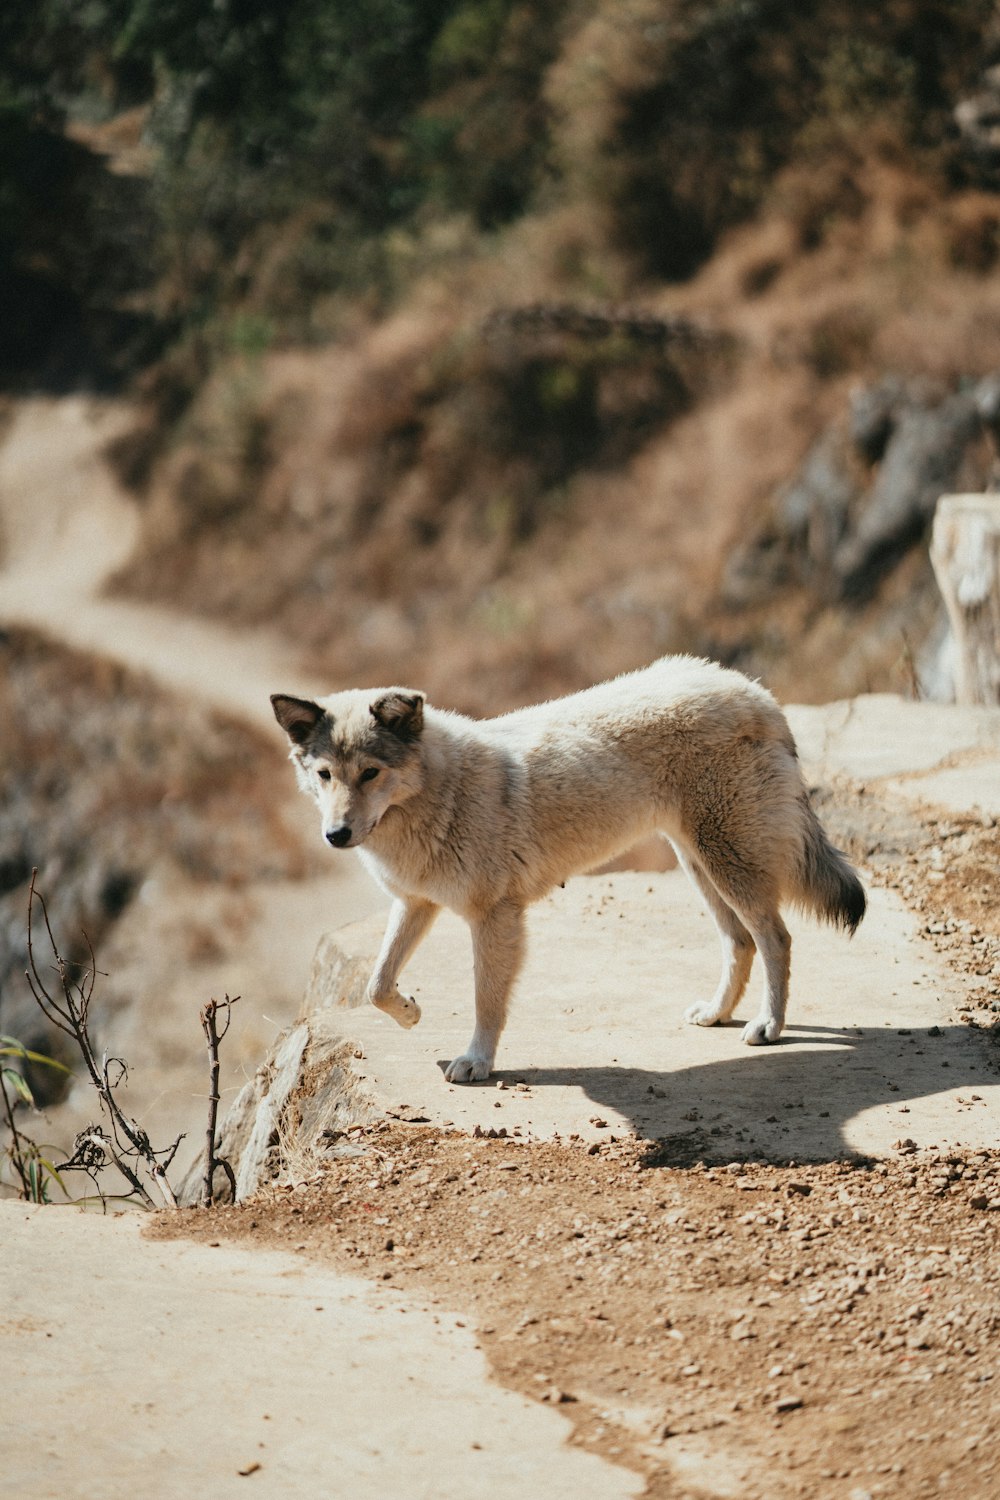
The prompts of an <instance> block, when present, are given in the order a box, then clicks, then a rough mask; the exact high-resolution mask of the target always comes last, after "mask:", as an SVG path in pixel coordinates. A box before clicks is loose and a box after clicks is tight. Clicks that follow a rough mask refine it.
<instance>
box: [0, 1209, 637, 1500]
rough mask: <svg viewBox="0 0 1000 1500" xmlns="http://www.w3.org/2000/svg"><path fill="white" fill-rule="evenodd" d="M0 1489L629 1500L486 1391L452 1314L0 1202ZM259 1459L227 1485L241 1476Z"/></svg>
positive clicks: (601, 1467) (64, 1498)
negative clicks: (1, 1391)
mask: <svg viewBox="0 0 1000 1500" xmlns="http://www.w3.org/2000/svg"><path fill="white" fill-rule="evenodd" d="M0 1242H2V1244H3V1270H2V1293H0V1298H2V1306H3V1318H2V1320H0V1362H2V1365H3V1370H4V1388H5V1396H4V1413H3V1422H2V1424H0V1475H2V1488H3V1492H4V1494H6V1495H10V1496H17V1497H18V1500H96V1497H100V1500H135V1497H136V1496H143V1497H155V1500H189V1497H190V1496H192V1495H206V1496H210V1497H211V1500H226V1497H228V1496H233V1497H236V1496H239V1497H241V1500H245V1497H246V1496H247V1495H248V1494H252V1495H254V1496H257V1497H261V1500H263V1497H275V1500H277V1497H281V1500H327V1497H329V1500H334V1497H341V1496H351V1497H356V1500H470V1497H471V1500H476V1497H478V1500H525V1497H526V1496H531V1495H539V1494H544V1495H546V1497H551V1500H585V1497H594V1500H619V1497H621V1500H625V1497H627V1496H635V1495H638V1494H640V1493H641V1491H642V1482H641V1481H640V1480H639V1478H638V1477H637V1476H636V1475H635V1474H633V1473H631V1472H629V1471H626V1470H624V1469H620V1468H615V1467H613V1466H612V1465H611V1464H609V1463H606V1462H605V1461H603V1460H602V1459H599V1458H597V1457H595V1456H594V1455H592V1454H588V1453H585V1452H583V1451H581V1450H579V1449H577V1448H574V1447H570V1446H568V1445H567V1442H566V1438H567V1435H568V1433H569V1424H568V1422H567V1421H566V1420H565V1418H563V1417H562V1416H560V1415H559V1414H558V1412H557V1411H556V1410H555V1409H553V1408H548V1407H544V1406H542V1405H541V1404H539V1403H537V1402H529V1401H528V1400H526V1399H525V1398H524V1397H522V1396H519V1395H516V1394H515V1393H513V1392H511V1391H505V1390H501V1389H500V1388H499V1387H497V1386H494V1385H491V1384H490V1383H489V1382H488V1380H487V1378H486V1362H485V1358H484V1356H483V1355H482V1354H481V1353H480V1352H479V1349H478V1347H477V1345H476V1341H475V1336H474V1334H473V1332H472V1331H471V1330H470V1329H467V1328H465V1327H463V1326H462V1324H461V1323H460V1321H459V1320H457V1319H456V1318H455V1316H454V1315H453V1314H451V1313H447V1312H443V1311H442V1312H436V1311H434V1310H433V1309H431V1308H430V1307H425V1306H419V1305H414V1303H413V1302H412V1301H405V1302H404V1301H403V1299H402V1298H400V1297H398V1296H397V1295H395V1294H392V1293H389V1292H385V1291H381V1290H379V1289H378V1288H377V1287H376V1286H373V1285H371V1284H369V1283H366V1282H362V1281H355V1280H353V1279H350V1278H348V1277H345V1276H340V1275H337V1274H335V1273H333V1272H331V1271H326V1270H322V1269H320V1268H317V1266H316V1265H315V1264H311V1263H308V1262H305V1261H300V1260H299V1259H298V1258H297V1257H296V1256H295V1255H289V1254H283V1253H276V1252H264V1251H256V1250H240V1249H236V1248H234V1247H232V1246H231V1245H225V1246H220V1247H219V1248H217V1249H212V1248H209V1247H207V1246H204V1245H193V1244H185V1243H184V1242H181V1241H159V1242H157V1241H152V1240H147V1239H144V1238H142V1235H141V1223H140V1220H139V1219H138V1217H135V1216H128V1217H109V1218H101V1217H100V1216H97V1215H91V1214H88V1215H84V1214H82V1213H80V1212H79V1211H78V1210H76V1209H58V1208H43V1209H36V1208H29V1207H27V1206H26V1205H24V1204H20V1203H14V1202H0ZM252 1464H258V1465H259V1466H260V1467H259V1468H257V1469H255V1470H254V1471H253V1472H252V1473H251V1474H249V1475H248V1474H243V1475H241V1473H240V1471H241V1470H247V1469H248V1468H249V1467H250V1465H252Z"/></svg>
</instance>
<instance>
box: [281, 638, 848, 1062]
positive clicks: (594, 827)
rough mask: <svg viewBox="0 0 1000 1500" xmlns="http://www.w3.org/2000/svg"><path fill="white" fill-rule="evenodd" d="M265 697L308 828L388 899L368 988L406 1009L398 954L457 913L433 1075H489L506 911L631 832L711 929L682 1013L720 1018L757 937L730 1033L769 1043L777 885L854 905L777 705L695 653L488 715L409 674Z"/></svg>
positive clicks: (829, 911)
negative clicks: (755, 994)
mask: <svg viewBox="0 0 1000 1500" xmlns="http://www.w3.org/2000/svg"><path fill="white" fill-rule="evenodd" d="M271 702H272V704H273V706H274V712H275V716H276V718H277V720H278V722H279V724H280V725H281V726H282V728H283V729H284V730H285V732H286V734H287V735H288V737H289V739H290V740H291V742H292V753H291V759H292V761H293V762H294V765H295V771H296V774H297V776H298V779H299V783H300V785H301V786H302V788H303V790H305V791H306V792H308V793H309V794H310V795H311V796H312V797H314V798H315V800H316V802H317V803H318V804H319V808H320V813H321V816H322V830H323V837H324V838H325V839H326V840H327V842H328V843H329V844H331V845H332V846H333V847H334V848H335V849H352V848H356V849H358V851H359V853H360V855H361V858H362V859H363V860H364V862H365V864H366V865H367V867H368V868H369V870H370V871H371V873H372V875H373V876H374V877H375V879H376V880H377V881H378V882H379V884H380V885H381V886H383V887H384V889H385V890H387V891H388V892H389V893H390V894H391V895H392V896H393V898H394V903H393V907H392V911H391V913H390V917H389V924H388V928H387V930H386V934H385V939H384V941H383V944H382V950H381V952H380V954H379V957H378V961H377V963H376V965H375V971H374V973H373V974H372V977H371V980H370V982H369V985H368V990H367V997H368V999H369V1000H370V1001H371V1003H372V1004H373V1005H376V1006H378V1008H379V1009H380V1010H384V1011H386V1012H388V1014H389V1015H391V1016H393V1017H394V1018H395V1020H397V1021H398V1022H399V1023H400V1025H401V1026H414V1025H416V1023H417V1021H418V1020H419V1019H420V1009H419V1007H418V1006H417V1004H416V1002H415V1001H414V1000H411V999H408V998H407V997H405V996H403V995H401V994H400V993H399V991H398V989H397V987H396V981H397V978H398V976H399V973H400V970H401V969H402V967H403V965H404V964H405V962H406V960H407V959H408V957H409V956H410V954H411V953H412V952H413V949H414V948H415V947H416V945H417V943H418V942H419V941H420V939H421V938H422V937H423V935H424V933H425V932H426V931H427V929H428V927H429V926H430V924H431V922H432V921H433V920H434V917H435V916H436V915H437V912H438V911H439V909H440V908H441V907H442V906H447V907H450V908H451V909H452V910H453V911H456V912H458V913H459V914H460V915H461V916H463V917H464V918H465V919H466V921H467V922H468V923H469V925H470V927H471V929H472V941H473V949H474V958H475V988H476V1026H475V1031H474V1032H473V1036H472V1040H471V1042H470V1043H469V1047H468V1049H467V1051H466V1052H464V1053H463V1054H462V1055H461V1057H456V1058H455V1060H454V1061H453V1062H452V1063H451V1065H450V1067H449V1068H448V1070H447V1073H446V1077H447V1078H448V1079H449V1080H451V1081H452V1082H458V1083H468V1082H471V1081H473V1080H478V1079H484V1078H488V1077H489V1075H490V1070H491V1069H492V1066H493V1060H494V1057H495V1056H496V1049H497V1043H498V1041H499V1039H500V1033H501V1032H502V1030H503V1027H504V1021H505V1019H506V1013H507V1003H508V999H509V997H510V992H511V988H512V986H513V983H514V980H515V979H516V977H517V973H518V970H519V968H520V965H521V961H522V958H523V954H524V926H525V923H524V911H525V908H526V907H527V906H529V905H530V904H531V902H533V901H537V900H538V899H539V898H540V897H542V896H544V895H545V894H546V892H547V891H549V890H551V889H552V887H553V886H555V885H559V884H561V883H562V882H563V881H565V880H566V878H567V876H569V875H573V874H575V873H578V872H579V871H583V870H588V869H593V868H594V867H595V866H596V865H598V864H601V863H603V862H604V861H605V860H607V859H609V858H611V857H612V856H614V855H615V854H618V853H620V852H621V851H622V850H623V849H626V848H627V847H628V846H629V845H631V844H633V843H635V842H636V841H637V840H638V839H640V838H642V837H643V836H644V835H648V834H649V833H650V832H653V831H656V832H659V833H661V834H663V835H665V837H667V838H668V839H669V840H670V842H671V843H672V844H673V846H674V848H675V849H676V851H677V856H678V859H679V860H680V862H681V864H682V865H683V866H684V868H685V869H686V870H687V872H688V874H689V875H690V877H691V879H692V880H693V881H694V883H695V885H696V886H697V887H698V889H699V890H700V891H701V894H702V896H703V897H704V899H705V901H706V903H707V905H708V907H709V910H710V911H711V913H712V916H713V917H714V919H715V922H716V925H717V927H718V930H719V935H720V938H721V940H722V948H723V955H724V962H723V970H722V979H721V981H720V984H719V988H718V990H717V992H716V994H715V996H714V998H713V999H712V1000H710V1001H707V1002H702V1003H700V1004H697V1005H693V1006H691V1007H690V1009H689V1010H688V1011H687V1013H686V1019H687V1020H689V1021H692V1022H694V1023H695V1024H697V1025H699V1026H712V1025H714V1024H715V1023H716V1022H717V1021H724V1020H726V1019H728V1017H729V1016H731V1015H732V1013H733V1011H734V1010H735V1008H736V1005H737V1004H738V1002H739V1000H740V998H741V996H742V994H743V991H744V989H745V988H746V984H747V979H748V977H749V974H750V966H751V963H752V962H753V955H754V950H755V949H758V950H759V951H760V955H761V958H762V960H763V964H764V980H765V983H764V998H763V1005H762V1007H761V1010H760V1013H759V1015H758V1016H757V1017H756V1019H754V1020H752V1021H750V1022H749V1024H748V1025H747V1026H746V1028H745V1030H744V1032H743V1039H744V1041H746V1042H749V1043H751V1044H756V1043H760V1042H773V1041H776V1040H777V1038H778V1036H779V1035H780V1032H781V1029H782V1026H783V1025H784V1020H785V1007H786V1002H787V996H788V972H789V958H790V949H791V939H790V938H789V935H788V929H787V928H786V927H785V924H784V922H783V921H782V920H781V915H780V906H781V903H782V902H783V901H786V902H791V903H793V904H795V905H798V906H800V907H804V908H806V909H808V910H810V911H812V912H813V913H814V914H815V915H816V916H818V917H820V918H822V919H825V920H827V921H829V922H833V923H836V924H839V925H840V926H842V927H845V928H847V929H848V930H849V931H850V932H853V931H854V929H855V928H856V927H857V925H858V923H859V922H860V921H861V918H862V917H863V916H864V912H865V893H864V889H863V887H862V885H861V882H860V881H859V879H858V877H857V875H856V873H855V871H854V870H853V869H852V868H851V866H850V865H849V864H848V862H847V860H846V859H845V858H844V856H843V855H842V854H841V853H840V852H839V851H838V850H836V849H834V848H833V846H832V845H831V844H830V842H829V840H828V839H827V836H826V834H825V833H824V831H823V829H822V827H821V826H820V824H819V822H818V820H817V818H816V815H815V814H814V812H813V811H812V808H811V807H810V805H809V797H808V793H807V791H806V788H805V785H804V783H803V780H802V775H801V772H800V770H799V765H798V760H797V756H796V751H795V743H794V741H793V739H792V735H791V731H790V730H789V728H788V724H787V723H786V721H785V718H784V715H783V714H782V712H781V710H780V709H779V708H778V706H777V704H776V703H775V701H774V699H773V698H772V697H771V695H770V694H769V693H768V692H767V691H766V690H765V689H764V688H762V687H760V686H759V685H758V684H757V683H754V682H751V681H749V679H748V678H746V677H743V676H742V675H741V674H740V673H738V672H731V671H727V670H725V669H724V668H722V667H719V666H716V665H714V664H713V663H711V662H708V661H699V660H696V659H694V658H692V657H684V656H680V657H664V658H663V659H662V660H660V661H658V662H654V663H653V665H652V666H650V667H647V668H646V669H645V670H644V671H640V672H633V673H630V674H629V675H627V676H624V677H618V678H616V679H615V680H614V681H613V682H607V683H602V684H601V685H600V686H599V687H594V688H589V689H587V690H586V691H585V692H581V693H575V694H573V695H572V696H571V697H568V698H560V699H556V700H554V701H553V702H550V703H542V704H539V705H538V706H537V707H533V708H526V709H521V710H519V711H517V712H516V713H510V714H504V715H503V716H502V717H501V718H498V719H485V720H473V719H468V718H465V717H462V716H461V715H459V714H453V713H445V712H442V711H440V710H438V709H434V708H431V707H429V706H428V705H426V704H425V701H424V695H423V694H422V693H418V692H414V691H412V690H411V689H409V688H379V689H374V690H371V691H354V692H345V693H337V694H334V695H333V696H331V697H329V698H323V699H321V700H320V701H319V702H312V701H310V700H307V699H302V698H293V697H288V696H287V695H284V694H275V695H274V696H273V697H272V699H271Z"/></svg>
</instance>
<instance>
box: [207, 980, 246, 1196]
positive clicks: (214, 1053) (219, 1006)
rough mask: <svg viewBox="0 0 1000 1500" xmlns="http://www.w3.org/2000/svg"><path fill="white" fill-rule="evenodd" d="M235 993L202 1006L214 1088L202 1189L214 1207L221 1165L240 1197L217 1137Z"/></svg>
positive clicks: (237, 996)
mask: <svg viewBox="0 0 1000 1500" xmlns="http://www.w3.org/2000/svg"><path fill="white" fill-rule="evenodd" d="M239 998H240V997H239V995H234V996H233V998H232V999H230V998H229V996H228V995H227V996H226V998H225V999H224V1000H209V1002H208V1004H207V1005H205V1006H203V1007H202V1011H201V1024H202V1029H203V1030H204V1032H205V1040H206V1042H207V1043H208V1060H209V1069H210V1074H209V1076H210V1088H209V1094H208V1127H207V1130H206V1143H205V1185H204V1188H203V1189H202V1196H201V1201H202V1205H203V1207H205V1208H211V1206H212V1204H213V1203H214V1201H215V1189H214V1186H213V1184H214V1182H215V1173H216V1169H217V1168H219V1167H221V1168H222V1170H223V1171H224V1172H225V1174H226V1176H227V1177H228V1179H229V1186H230V1187H231V1189H232V1193H233V1199H234V1201H235V1198H236V1178H235V1176H234V1175H233V1169H232V1167H231V1166H230V1165H229V1163H228V1161H226V1160H225V1159H224V1158H223V1157H218V1156H216V1154H215V1152H216V1147H217V1146H218V1140H217V1137H216V1122H217V1120H218V1116H219V1043H220V1042H221V1041H222V1038H223V1037H224V1036H225V1034H226V1032H227V1031H228V1030H229V1023H230V1021H231V1020H232V1008H233V1006H234V1005H235V1004H236V1002H237V1000H238V999H239ZM220 1011H224V1012H225V1021H224V1023H223V1026H222V1029H221V1031H220V1029H219V1012H220Z"/></svg>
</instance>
